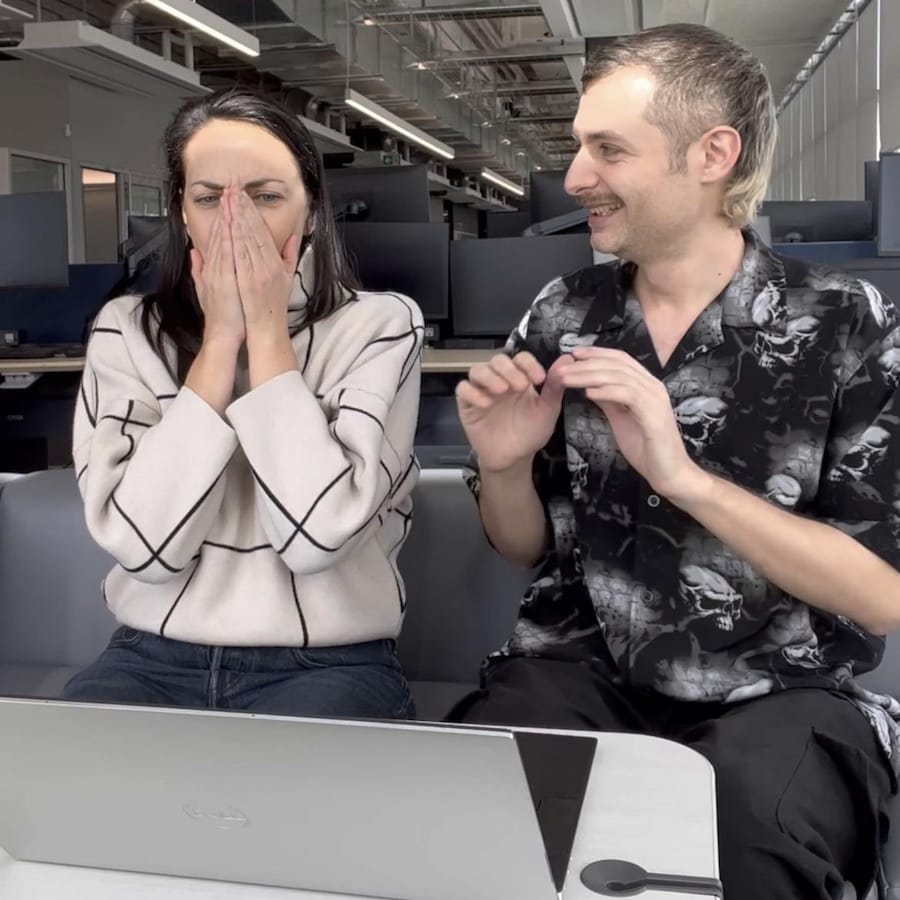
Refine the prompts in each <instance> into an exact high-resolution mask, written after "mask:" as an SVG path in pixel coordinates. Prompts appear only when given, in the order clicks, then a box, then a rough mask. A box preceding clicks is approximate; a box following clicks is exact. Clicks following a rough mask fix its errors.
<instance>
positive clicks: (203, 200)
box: [194, 194, 219, 206]
mask: <svg viewBox="0 0 900 900" xmlns="http://www.w3.org/2000/svg"><path fill="white" fill-rule="evenodd" d="M218 199H219V198H218V195H216V194H207V195H206V196H204V197H195V198H194V203H196V204H197V205H198V206H212V205H213V204H214V203H216V202H217V201H218Z"/></svg>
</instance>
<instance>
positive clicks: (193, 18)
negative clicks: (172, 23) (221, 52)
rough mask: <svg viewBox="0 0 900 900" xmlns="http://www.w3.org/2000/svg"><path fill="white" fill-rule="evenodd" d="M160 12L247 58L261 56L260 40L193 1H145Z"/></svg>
mask: <svg viewBox="0 0 900 900" xmlns="http://www.w3.org/2000/svg"><path fill="white" fill-rule="evenodd" d="M144 2H145V3H146V4H147V5H148V6H153V7H155V8H156V9H158V10H159V11H160V12H164V13H166V14H167V15H170V16H172V17H173V18H175V19H178V20H179V21H180V22H184V24H185V25H189V26H190V27H191V28H196V29H197V31H202V32H203V33H204V34H207V35H209V36H210V37H211V38H215V39H216V40H217V41H219V42H220V43H222V44H225V46H226V47H231V48H232V50H237V51H238V53H243V54H244V55H245V56H259V39H258V38H255V37H254V36H253V35H252V34H250V33H249V32H248V31H244V29H243V28H238V26H237V25H235V24H234V23H232V22H229V21H228V19H223V18H222V16H217V15H216V14H215V13H214V12H212V11H211V10H209V9H207V8H206V7H205V6H201V5H200V4H199V3H195V2H193V0H144Z"/></svg>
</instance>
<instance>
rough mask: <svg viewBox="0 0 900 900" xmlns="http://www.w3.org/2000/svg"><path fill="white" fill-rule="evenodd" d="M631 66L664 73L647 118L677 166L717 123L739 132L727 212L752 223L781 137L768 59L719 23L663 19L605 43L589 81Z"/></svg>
mask: <svg viewBox="0 0 900 900" xmlns="http://www.w3.org/2000/svg"><path fill="white" fill-rule="evenodd" d="M623 66H636V67H641V68H644V69H647V70H649V71H650V73H651V74H652V75H653V76H654V77H655V79H656V90H655V92H654V95H653V98H652V99H651V101H650V104H649V106H648V108H647V120H648V121H649V122H650V123H651V124H652V125H655V126H656V127H657V128H659V129H660V130H661V131H662V132H663V133H664V134H665V135H666V137H667V138H668V139H669V143H670V145H671V157H672V169H673V171H676V172H677V171H683V170H684V165H685V161H686V157H687V150H688V147H689V146H690V145H691V144H692V143H693V142H694V141H696V140H697V139H698V138H699V137H700V136H701V135H702V134H704V132H706V131H708V130H709V129H710V128H714V127H715V126H717V125H728V126H730V127H731V128H734V129H735V131H737V133H738V134H739V135H740V136H741V153H740V156H739V157H738V161H737V163H736V164H735V167H734V171H733V172H732V174H731V177H730V179H729V182H728V186H727V190H726V193H725V199H724V203H723V209H722V212H723V213H724V215H725V216H726V217H727V218H728V219H729V220H730V221H731V222H732V223H733V224H734V225H737V226H744V225H746V224H747V223H748V222H750V221H751V220H752V219H753V217H754V216H755V215H756V210H757V208H758V206H759V204H760V203H761V202H762V199H763V197H764V196H765V193H766V188H767V186H768V183H769V177H770V174H771V170H772V159H773V156H774V153H775V140H776V137H777V130H776V123H775V104H774V101H773V99H772V86H771V84H769V79H768V76H767V75H766V71H765V69H764V68H763V65H762V63H760V61H759V60H758V59H757V58H756V57H755V56H753V54H752V53H750V52H749V51H748V50H745V49H744V48H743V47H741V46H739V45H738V44H736V43H735V42H734V41H732V40H730V39H729V38H727V37H725V35H723V34H720V33H719V32H718V31H713V29H711V28H706V27H704V26H702V25H686V24H683V25H663V26H661V27H659V28H650V29H648V30H646V31H642V32H638V33H636V34H627V35H622V36H620V37H617V38H614V39H612V40H611V41H609V42H604V43H603V44H601V45H600V47H599V48H598V49H597V51H596V52H595V53H593V54H592V55H591V57H590V59H589V60H588V62H587V65H586V66H585V70H584V75H583V77H582V87H583V88H584V90H587V89H588V88H589V87H590V86H591V85H592V84H593V83H594V82H595V81H598V80H599V79H601V78H605V77H606V76H607V75H611V74H612V73H613V72H614V71H615V70H616V69H619V68H622V67H623Z"/></svg>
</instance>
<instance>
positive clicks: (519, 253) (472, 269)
mask: <svg viewBox="0 0 900 900" xmlns="http://www.w3.org/2000/svg"><path fill="white" fill-rule="evenodd" d="M590 265H593V251H592V250H591V244H590V240H589V239H588V236H587V235H586V234H563V235H546V236H544V237H533V238H524V237H522V238H497V239H496V240H485V241H454V242H453V244H452V245H451V247H450V285H451V295H452V301H453V302H452V307H453V333H454V335H457V336H459V337H506V335H508V334H509V333H510V332H511V331H512V330H513V328H515V327H516V325H517V324H518V323H519V321H520V320H521V318H522V316H523V315H524V314H525V313H526V312H527V310H528V306H529V304H530V303H531V301H532V300H534V298H535V297H536V296H537V295H538V293H539V292H540V290H541V289H542V288H543V287H544V286H545V285H547V284H548V283H549V282H550V281H552V280H553V279H554V278H556V277H557V276H559V275H565V274H568V273H569V272H574V271H577V270H578V269H583V268H586V267H587V266H590Z"/></svg>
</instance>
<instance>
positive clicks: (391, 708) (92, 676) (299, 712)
mask: <svg viewBox="0 0 900 900" xmlns="http://www.w3.org/2000/svg"><path fill="white" fill-rule="evenodd" d="M62 696H63V699H65V700H78V701H83V702H88V703H122V704H150V705H157V706H179V707H193V708H201V709H226V710H227V709H231V710H242V711H246V712H255V713H268V714H274V715H285V716H305V717H325V716H335V717H341V718H359V719H402V718H414V717H415V710H414V707H413V702H412V697H411V696H410V693H409V685H408V684H407V682H406V679H405V678H404V677H403V672H402V671H401V669H400V663H399V661H398V660H397V655H396V653H395V642H394V641H392V640H379V641H366V642H365V643H361V644H348V645H346V646H342V647H313V648H305V649H300V648H294V647H208V646H205V645H203V644H190V643H185V642H184V641H174V640H171V639H170V638H165V637H159V636H158V635H155V634H149V633H147V632H143V631H136V630H135V629H133V628H127V627H124V626H123V627H121V628H118V629H117V630H116V631H115V632H114V633H113V636H112V639H111V640H110V642H109V646H108V647H107V648H106V649H105V650H104V651H103V653H101V654H100V656H99V657H98V659H97V660H96V661H95V662H94V663H92V664H91V665H90V666H88V668H86V669H84V670H83V671H82V672H79V673H78V674H77V675H75V676H74V677H73V678H72V679H71V680H70V681H69V683H68V684H67V685H66V687H65V688H64V690H63V695H62Z"/></svg>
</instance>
